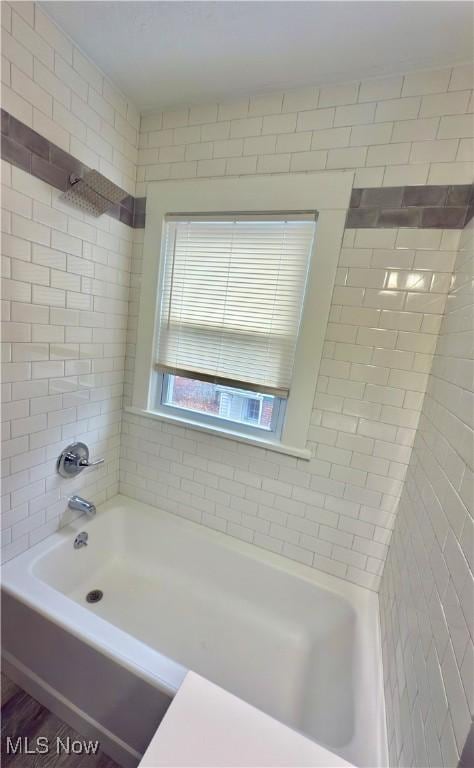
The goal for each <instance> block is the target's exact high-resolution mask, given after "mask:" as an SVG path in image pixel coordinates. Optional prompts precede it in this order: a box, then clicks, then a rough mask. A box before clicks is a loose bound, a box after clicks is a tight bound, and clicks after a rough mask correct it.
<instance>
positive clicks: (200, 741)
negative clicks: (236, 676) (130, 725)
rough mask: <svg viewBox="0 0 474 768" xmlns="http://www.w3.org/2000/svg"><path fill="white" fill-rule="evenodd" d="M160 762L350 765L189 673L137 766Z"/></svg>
mask: <svg viewBox="0 0 474 768" xmlns="http://www.w3.org/2000/svg"><path fill="white" fill-rule="evenodd" d="M160 766H168V767H170V768H171V766H181V767H183V766H201V767H202V768H214V767H215V768H225V767H226V766H239V768H250V767H252V768H256V767H257V766H258V767H259V768H263V767H264V766H265V767H268V768H276V767H277V766H286V767H287V768H290V767H291V768H295V767H296V766H298V768H299V767H300V766H301V767H303V766H313V767H315V768H348V766H349V768H350V763H347V762H346V761H345V760H343V759H342V758H341V757H338V756H337V755H335V754H333V753H332V752H329V751H328V750H327V749H325V748H324V747H321V746H319V745H318V744H316V742H314V741H311V740H310V739H307V738H306V737H305V736H302V735H301V734H300V733H297V732H296V731H293V730H292V729H291V728H288V727H287V726H286V725H283V724H282V723H280V722H278V721H277V720H274V719H273V718H272V717H270V716H269V715H266V714H265V713H264V712H261V711H260V710H259V709H256V708H255V707H252V706H251V705H250V704H247V703H246V702H245V701H242V700H241V699H239V698H237V696H233V695H232V694H231V693H228V692H227V691H225V690H223V688H219V686H217V685H214V683H210V682H209V681H208V680H205V679H204V678H203V677H200V676H199V675H197V674H195V673H194V672H188V674H187V675H186V677H185V679H184V681H183V684H182V685H181V687H180V689H179V691H178V693H177V694H176V696H175V697H174V699H173V701H172V702H171V705H170V707H169V709H168V711H167V713H166V715H165V717H164V718H163V720H162V722H161V724H160V726H159V728H158V730H157V732H156V733H155V735H154V736H153V738H152V740H151V742H150V744H149V746H148V749H147V751H146V752H145V754H144V756H143V758H142V761H141V762H140V766H139V768H159V767H160Z"/></svg>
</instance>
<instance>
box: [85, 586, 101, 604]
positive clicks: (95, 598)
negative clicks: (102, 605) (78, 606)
mask: <svg viewBox="0 0 474 768" xmlns="http://www.w3.org/2000/svg"><path fill="white" fill-rule="evenodd" d="M103 596H104V593H103V592H102V590H100V589H93V590H91V592H88V593H87V595H86V600H87V602H88V603H98V602H99V600H102V598H103Z"/></svg>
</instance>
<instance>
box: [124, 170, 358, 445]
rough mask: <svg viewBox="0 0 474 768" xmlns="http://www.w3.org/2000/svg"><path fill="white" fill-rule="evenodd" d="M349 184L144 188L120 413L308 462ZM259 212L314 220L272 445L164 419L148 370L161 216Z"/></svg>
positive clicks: (317, 178) (301, 178)
mask: <svg viewBox="0 0 474 768" xmlns="http://www.w3.org/2000/svg"><path fill="white" fill-rule="evenodd" d="M353 178H354V174H353V173H352V172H347V171H341V172H335V173H328V172H323V173H306V174H285V175H279V176H253V177H237V178H225V179H199V180H198V179H195V180H191V181H176V182H170V181H167V182H152V183H149V185H148V189H147V206H146V226H145V237H144V245H143V271H142V282H141V293H140V309H139V319H138V328H139V333H138V338H137V346H136V358H135V379H134V387H133V399H132V406H131V407H130V408H128V409H127V410H129V411H131V412H133V413H139V414H141V415H148V416H150V417H151V418H156V419H159V420H165V421H172V422H175V423H181V424H184V425H185V426H187V427H192V428H195V429H199V430H201V431H206V432H212V433H214V434H218V435H221V436H223V437H228V438H232V439H235V440H239V441H241V442H250V443H252V444H254V445H262V447H266V448H269V449H271V450H275V451H278V452H280V453H287V454H289V455H293V456H299V457H301V458H307V459H309V458H310V457H311V452H310V451H309V450H308V449H307V447H306V442H307V434H308V429H309V426H310V420H311V412H312V409H313V401H314V395H315V390H316V382H317V378H318V372H319V367H320V362H321V357H322V351H323V344H324V337H325V333H326V326H327V321H328V317H329V310H330V306H331V298H332V292H333V287H334V281H335V276H336V269H337V264H338V260H339V252H340V248H341V244H342V238H343V235H344V223H345V218H346V212H347V208H348V206H349V199H350V194H351V190H352V185H353ZM262 211H264V212H272V213H280V212H282V213H291V212H292V211H293V212H299V211H316V212H317V213H318V221H317V226H316V236H315V239H314V244H313V250H312V254H311V258H310V266H309V272H308V279H307V284H306V293H305V302H304V306H303V312H302V318H301V325H300V332H299V335H298V341H297V345H296V352H295V364H294V373H293V380H292V383H291V388H290V394H289V397H288V399H287V402H286V408H285V421H284V424H283V428H282V433H281V439H280V441H276V440H271V439H270V440H269V439H265V437H262V438H260V437H259V436H253V435H245V434H244V433H242V432H239V431H238V430H237V429H235V430H234V429H222V428H220V427H213V426H209V425H207V424H204V423H203V422H202V421H200V420H199V418H194V417H193V418H191V417H190V418H178V417H174V416H170V415H167V414H166V413H165V412H164V411H163V410H159V409H157V406H156V403H155V393H156V391H157V380H156V377H157V375H158V374H157V373H156V371H155V370H154V363H155V360H154V355H155V350H156V343H155V341H156V326H157V312H158V291H159V285H160V276H161V272H162V259H161V255H162V247H163V240H164V223H165V217H166V215H169V214H173V213H174V214H182V213H195V214H203V215H209V214H212V213H216V214H224V213H229V212H233V213H235V212H242V213H261V212H262ZM196 416H198V414H196ZM237 426H238V425H237V424H236V427H237Z"/></svg>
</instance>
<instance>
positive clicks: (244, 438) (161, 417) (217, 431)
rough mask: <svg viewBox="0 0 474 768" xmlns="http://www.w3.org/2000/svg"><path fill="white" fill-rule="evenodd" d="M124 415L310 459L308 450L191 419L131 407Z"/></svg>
mask: <svg viewBox="0 0 474 768" xmlns="http://www.w3.org/2000/svg"><path fill="white" fill-rule="evenodd" d="M124 411H125V412H126V413H133V414H135V416H144V417H145V418H147V419H152V420H153V421H165V422H167V423H168V424H179V425H180V426H182V427H186V428H187V429H195V430H197V431H198V432H204V433H206V434H211V435H216V436H217V437H223V438H226V439H228V440H236V441H237V442H239V443H247V444H248V445H256V446H258V447H259V448H264V449H266V450H267V451H275V452H276V453H284V454H286V455H287V456H296V457H297V458H298V459H306V460H307V461H309V459H311V458H312V454H311V451H310V450H309V449H308V448H297V447H296V446H293V445H285V444H284V443H275V442H272V441H271V440H264V439H263V438H259V437H254V436H250V435H244V434H242V433H240V432H233V431H232V430H227V429H221V428H220V427H211V426H208V425H207V424H201V423H199V422H197V421H193V420H192V419H180V418H179V417H177V416H170V415H169V414H167V413H166V414H165V413H160V412H159V411H147V410H144V409H142V408H135V407H132V406H126V407H125V408H124Z"/></svg>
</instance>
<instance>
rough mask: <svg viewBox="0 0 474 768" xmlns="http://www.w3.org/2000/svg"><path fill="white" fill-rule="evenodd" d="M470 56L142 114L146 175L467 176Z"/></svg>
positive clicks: (382, 181) (398, 179) (459, 179)
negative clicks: (402, 71)
mask: <svg viewBox="0 0 474 768" xmlns="http://www.w3.org/2000/svg"><path fill="white" fill-rule="evenodd" d="M472 88H473V70H472V65H471V64H466V65H462V66H456V67H453V68H450V67H448V68H444V69H441V70H427V71H421V72H410V73H408V74H406V75H405V76H402V75H400V76H396V77H389V78H372V79H370V80H363V81H361V82H359V81H358V82H353V83H348V84H345V85H337V86H329V87H322V88H319V89H318V88H305V89H302V90H293V91H288V92H285V93H277V94H266V95H263V96H249V97H248V98H244V99H242V98H241V99H239V100H238V101H235V102H225V103H220V104H210V105H203V106H202V107H191V108H189V109H187V108H184V109H182V110H180V111H179V112H176V111H173V112H163V113H158V114H150V115H143V116H142V120H141V130H140V144H139V146H140V149H139V152H138V176H137V179H138V182H139V183H138V186H137V194H138V195H143V194H145V190H146V184H147V182H149V181H154V180H162V179H179V178H192V177H203V176H224V175H227V176H235V175H237V176H238V175H242V174H255V173H287V172H288V171H302V172H305V171H313V170H324V169H325V168H327V169H331V170H333V169H339V168H340V169H354V170H355V184H354V185H355V186H364V187H366V186H374V187H377V186H398V185H405V184H470V183H471V181H472V161H473V141H472V138H473V136H474V123H473V116H472V112H473V109H474V102H473V98H472Z"/></svg>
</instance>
